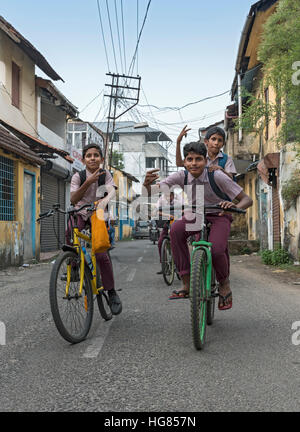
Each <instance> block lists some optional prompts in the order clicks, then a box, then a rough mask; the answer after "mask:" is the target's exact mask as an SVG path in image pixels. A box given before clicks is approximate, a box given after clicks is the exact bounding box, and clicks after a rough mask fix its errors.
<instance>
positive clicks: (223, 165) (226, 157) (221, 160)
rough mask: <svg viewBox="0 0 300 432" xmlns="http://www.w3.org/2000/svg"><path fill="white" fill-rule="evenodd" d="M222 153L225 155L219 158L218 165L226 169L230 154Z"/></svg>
mask: <svg viewBox="0 0 300 432" xmlns="http://www.w3.org/2000/svg"><path fill="white" fill-rule="evenodd" d="M222 154H223V156H222V157H220V158H219V159H218V165H219V166H220V167H221V168H223V169H225V165H226V162H227V159H228V155H227V154H226V153H222Z"/></svg>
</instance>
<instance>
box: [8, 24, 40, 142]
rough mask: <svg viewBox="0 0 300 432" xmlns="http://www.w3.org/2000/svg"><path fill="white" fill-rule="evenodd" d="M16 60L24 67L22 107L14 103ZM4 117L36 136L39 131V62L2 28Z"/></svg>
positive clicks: (22, 69) (22, 74) (21, 95)
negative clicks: (13, 81)
mask: <svg viewBox="0 0 300 432" xmlns="http://www.w3.org/2000/svg"><path fill="white" fill-rule="evenodd" d="M12 62H14V63H16V64H17V65H18V66H19V67H20V69H21V78H20V79H21V86H20V87H21V89H20V109H18V108H16V107H15V106H13V105H12V103H11V93H12ZM0 118H1V119H2V120H3V121H5V122H7V123H9V124H10V125H12V126H14V127H15V128H16V129H20V130H22V131H25V132H27V133H29V134H31V135H33V136H37V133H36V131H35V130H36V121H37V119H36V99H35V65H34V63H33V62H32V61H31V60H30V59H29V57H28V56H27V55H26V54H24V52H23V51H21V50H20V49H19V48H18V47H17V46H16V45H15V44H14V43H13V42H12V41H11V40H10V39H9V38H8V37H7V36H6V34H5V33H4V32H3V31H1V30H0Z"/></svg>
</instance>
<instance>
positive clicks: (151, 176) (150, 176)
mask: <svg viewBox="0 0 300 432" xmlns="http://www.w3.org/2000/svg"><path fill="white" fill-rule="evenodd" d="M158 171H159V169H158V168H156V169H153V170H150V171H147V173H146V177H145V180H144V186H145V187H148V186H150V185H152V183H154V182H155V180H157V179H158V178H159V175H158Z"/></svg>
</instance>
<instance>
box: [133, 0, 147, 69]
mask: <svg viewBox="0 0 300 432" xmlns="http://www.w3.org/2000/svg"><path fill="white" fill-rule="evenodd" d="M150 4H151V0H149V2H148V5H147V9H146V13H145V17H144V21H143V24H142V27H141V30H140V33H139V37H138V40H137V44H136V47H135V51H134V54H133V57H132V60H131V63H130V66H129V69H128V75H131V73H130V71H131V68H132V70H133V67H134V63H135V58H136V55H137V50H138V46H139V43H140V40H141V36H142V33H143V29H144V26H145V22H146V19H147V16H148V12H149V8H150Z"/></svg>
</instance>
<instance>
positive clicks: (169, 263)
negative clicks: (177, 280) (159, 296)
mask: <svg viewBox="0 0 300 432" xmlns="http://www.w3.org/2000/svg"><path fill="white" fill-rule="evenodd" d="M161 265H162V272H163V277H164V281H165V282H166V284H167V285H169V286H170V285H172V283H173V281H174V276H175V264H174V260H173V256H172V250H171V243H170V239H168V238H165V239H164V240H163V243H162V246H161Z"/></svg>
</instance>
